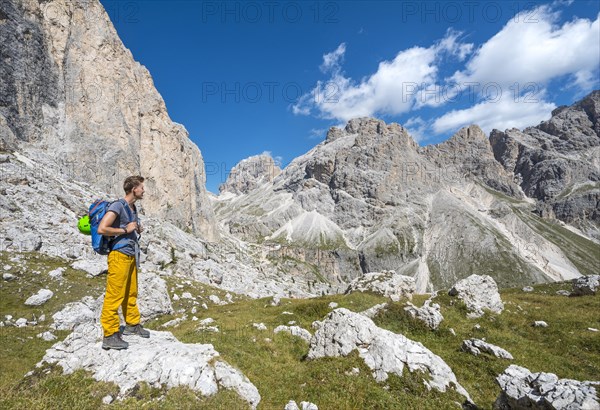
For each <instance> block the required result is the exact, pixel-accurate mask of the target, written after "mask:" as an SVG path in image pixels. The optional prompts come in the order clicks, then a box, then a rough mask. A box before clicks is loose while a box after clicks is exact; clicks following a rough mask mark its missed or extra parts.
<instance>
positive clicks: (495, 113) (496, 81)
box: [423, 3, 600, 133]
mask: <svg viewBox="0 0 600 410" xmlns="http://www.w3.org/2000/svg"><path fill="white" fill-rule="evenodd" d="M556 4H559V3H556ZM560 4H562V3H560ZM559 15H560V13H558V12H556V11H554V10H553V8H552V7H551V6H547V5H544V6H540V7H537V8H535V9H533V10H529V11H526V12H523V13H522V14H521V15H518V16H516V17H515V18H513V19H512V20H511V21H510V22H509V23H507V24H506V25H505V26H504V27H503V28H502V30H500V32H498V33H497V34H496V35H495V36H493V37H492V38H491V39H489V40H488V41H487V42H485V43H484V44H483V45H482V46H481V47H480V48H479V49H478V50H477V51H476V52H475V54H474V56H473V58H472V59H471V60H470V61H469V62H468V63H467V64H466V67H465V69H464V70H463V71H460V72H457V73H455V74H454V75H453V76H452V78H451V79H449V80H450V82H453V83H456V84H459V85H462V87H461V88H462V91H463V92H464V91H465V90H467V89H468V90H469V92H475V93H476V94H477V97H478V98H477V99H478V100H479V102H477V103H476V104H475V105H473V106H472V107H470V108H467V109H463V110H452V111H450V112H447V113H446V114H444V115H442V116H441V117H439V118H437V119H436V120H434V121H433V131H434V132H435V133H444V132H449V131H454V130H457V129H458V128H460V127H462V126H464V125H468V124H478V125H479V126H480V127H481V128H482V129H483V130H484V131H486V132H489V131H491V130H492V129H493V128H498V129H506V128H511V127H517V128H524V127H526V126H530V125H536V124H538V123H539V122H540V121H542V120H545V119H548V118H549V117H550V113H551V111H552V110H553V109H554V108H555V107H556V106H555V105H554V104H553V103H550V102H547V101H545V97H546V94H547V86H548V83H549V81H551V80H553V79H556V78H561V77H563V76H571V78H572V82H573V84H575V85H576V86H577V87H578V88H579V89H580V90H584V91H585V92H589V91H591V90H592V89H593V87H594V86H597V85H598V62H599V61H600V44H599V42H600V41H599V39H600V30H599V27H600V14H599V15H598V17H597V18H596V20H594V21H590V20H587V19H574V20H573V21H570V22H565V23H563V24H562V26H561V25H557V24H556V22H557V20H558V18H559ZM466 84H471V85H470V86H467V87H465V85H466ZM473 84H474V85H473ZM469 87H470V88H469ZM456 90H457V88H454V89H453V91H456ZM486 90H487V92H485V91H486ZM496 96H497V98H496ZM429 97H430V98H429V99H430V100H433V98H431V96H429ZM452 97H453V96H450V98H452ZM442 100H443V98H442ZM436 101H437V99H436ZM423 105H431V106H435V104H433V103H428V102H426V103H425V104H423ZM438 105H440V104H438Z"/></svg>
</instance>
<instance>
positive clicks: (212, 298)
mask: <svg viewBox="0 0 600 410" xmlns="http://www.w3.org/2000/svg"><path fill="white" fill-rule="evenodd" d="M208 299H209V300H210V301H211V302H212V303H214V304H215V305H224V304H226V302H224V301H222V300H221V299H220V298H219V297H218V296H217V295H210V296H209V297H208Z"/></svg>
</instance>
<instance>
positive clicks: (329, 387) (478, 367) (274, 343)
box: [0, 254, 600, 410]
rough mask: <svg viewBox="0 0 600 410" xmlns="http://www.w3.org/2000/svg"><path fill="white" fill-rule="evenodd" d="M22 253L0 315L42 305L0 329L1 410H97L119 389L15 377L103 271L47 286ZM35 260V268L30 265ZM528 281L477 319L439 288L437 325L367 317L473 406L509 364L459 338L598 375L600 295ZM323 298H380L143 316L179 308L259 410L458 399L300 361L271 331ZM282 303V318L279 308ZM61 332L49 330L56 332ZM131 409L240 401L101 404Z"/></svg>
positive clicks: (159, 398) (1, 295)
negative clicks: (419, 353)
mask: <svg viewBox="0 0 600 410" xmlns="http://www.w3.org/2000/svg"><path fill="white" fill-rule="evenodd" d="M0 257H1V258H0V262H1V265H0V266H4V265H5V264H7V263H8V264H10V263H11V262H9V261H8V259H7V256H6V255H5V254H0ZM30 257H31V260H30V261H28V269H25V270H23V271H22V272H21V273H20V274H19V276H21V277H22V278H21V279H20V280H19V281H15V282H0V286H1V287H0V315H2V319H3V317H4V315H6V314H11V315H13V316H14V317H15V318H18V317H26V318H30V315H31V314H32V313H34V312H37V313H36V314H39V313H41V312H42V311H43V312H44V313H45V314H46V317H47V320H46V321H45V322H44V323H43V324H40V325H37V326H35V327H34V328H32V327H28V328H22V329H17V328H14V327H4V328H0V334H1V335H2V338H1V340H0V349H1V350H0V351H1V355H0V408H31V409H37V408H40V409H41V408H67V407H68V408H74V407H76V408H82V409H86V408H90V409H92V408H94V409H95V408H99V407H100V408H101V407H103V405H102V402H101V400H102V397H104V396H105V395H106V394H113V395H114V394H116V393H117V391H118V388H117V386H115V385H114V384H110V383H98V382H95V381H93V380H92V379H91V378H90V377H89V375H86V373H84V372H82V371H79V372H77V373H75V374H73V375H70V376H62V375H61V374H60V369H56V368H50V367H45V368H42V369H38V370H36V372H35V373H34V375H33V376H30V377H26V378H23V375H24V374H25V373H26V372H28V371H29V370H31V369H33V367H34V365H35V363H37V362H38V361H39V360H40V359H41V358H42V356H43V354H44V351H45V349H47V348H48V347H50V346H51V345H52V342H44V341H42V340H41V339H39V338H37V337H35V335H36V334H37V333H40V332H42V331H44V330H46V329H47V328H48V326H49V324H50V322H51V320H50V315H51V313H52V312H54V311H57V310H59V309H60V308H61V307H62V306H63V305H64V303H66V302H69V301H72V300H78V299H79V298H81V297H82V296H83V295H85V294H92V295H94V296H95V295H97V294H99V293H101V292H102V288H103V285H104V280H105V279H104V277H101V278H87V277H86V276H85V274H84V273H82V272H79V271H75V270H70V271H67V272H66V273H65V277H66V278H67V280H65V284H63V285H62V286H61V285H57V284H56V283H54V282H53V281H52V280H50V279H49V278H48V277H47V276H45V275H44V274H45V272H47V271H49V270H50V267H54V266H57V265H60V264H61V263H62V262H61V261H60V260H52V259H44V258H40V257H37V256H35V255H34V254H31V255H30ZM34 264H37V265H35V266H38V267H39V268H35V267H33V266H34ZM34 270H40V271H41V273H40V274H37V275H36V274H34V273H32V271H34ZM36 281H37V282H36ZM168 282H169V288H170V289H171V288H172V289H174V290H175V291H176V292H177V293H178V294H179V295H181V294H182V293H183V292H185V291H189V292H190V293H192V294H193V295H195V296H197V297H198V298H200V297H203V298H206V297H207V296H208V295H209V294H216V295H218V296H220V297H221V296H223V293H224V292H221V291H219V290H215V289H211V288H209V287H207V286H204V285H201V284H195V283H190V284H184V285H183V287H182V285H181V284H180V283H179V284H178V283H177V282H176V279H175V278H169V280H168ZM177 284H178V285H179V286H177ZM69 285H71V286H72V288H71V289H70V293H67V294H63V293H62V290H61V291H60V292H56V294H55V297H54V298H53V299H52V300H51V301H50V302H48V303H47V304H46V305H44V307H43V309H40V308H28V307H25V306H24V305H23V304H22V302H23V301H24V300H25V299H26V298H27V297H28V296H29V294H30V293H34V292H35V291H37V289H39V288H40V287H41V286H49V287H50V289H51V290H58V289H59V288H60V289H63V288H66V287H67V286H69ZM52 286H54V287H55V288H56V289H54V288H53V287H52ZM19 288H20V289H21V291H20V292H18V290H19ZM534 288H535V291H534V292H532V293H524V292H522V291H520V290H517V289H509V290H506V291H504V292H503V293H502V297H503V300H504V301H505V304H506V310H505V311H504V312H503V313H502V314H501V315H499V316H497V315H486V316H484V317H483V318H480V319H477V320H469V319H466V317H465V316H466V314H465V313H466V311H465V308H464V306H463V305H462V304H459V303H453V301H452V300H451V298H449V297H448V296H445V295H442V296H439V297H438V298H437V302H438V303H440V304H441V305H442V312H443V314H444V317H445V320H444V322H442V325H441V327H440V329H439V330H438V331H430V330H428V329H426V328H425V327H424V326H423V325H422V324H420V323H419V322H416V321H414V320H412V319H410V318H409V317H407V316H406V315H405V314H404V311H403V309H402V307H403V302H399V303H392V304H391V305H390V309H389V310H388V311H387V312H385V313H382V314H380V315H379V316H378V317H376V318H375V322H376V323H377V324H378V325H379V326H381V327H383V328H386V329H389V330H391V331H394V332H398V333H403V334H404V335H406V336H407V337H409V338H411V339H413V340H418V341H420V342H422V343H423V344H424V345H425V346H426V347H428V348H429V349H431V350H432V351H433V352H434V353H436V354H438V355H439V356H441V357H442V358H443V359H444V360H445V361H446V362H447V363H448V364H449V365H450V367H452V369H453V370H454V372H455V374H456V375H457V378H458V380H459V382H460V383H461V384H462V385H463V386H464V387H465V388H466V389H467V390H468V391H469V393H470V394H471V396H472V398H473V399H474V400H475V402H476V403H477V404H478V405H479V406H481V407H482V408H490V407H491V404H492V402H493V401H494V399H495V397H496V396H497V395H498V392H499V389H498V387H497V386H496V384H495V381H494V378H495V376H496V375H497V374H499V373H500V372H502V370H504V369H505V368H506V367H507V366H508V365H509V364H510V363H512V362H511V361H506V360H501V359H496V358H492V357H487V356H483V357H481V356H480V357H474V356H471V355H469V354H466V353H463V352H461V351H460V345H461V342H462V340H463V339H466V338H469V337H478V338H481V337H485V338H486V340H487V341H489V342H491V343H494V344H497V345H499V346H501V347H504V348H505V349H507V350H508V351H509V352H511V353H512V354H513V356H514V357H515V360H514V361H513V362H514V363H516V364H519V365H522V366H525V367H528V368H529V369H530V370H531V371H547V372H553V373H556V374H557V375H558V376H559V377H563V378H564V377H566V378H574V379H577V380H593V379H597V378H598V374H600V337H599V336H598V333H594V332H591V331H588V330H587V328H588V327H594V328H600V319H599V318H598V315H597V312H598V311H600V297H598V296H595V297H590V296H588V297H579V298H567V297H564V296H558V295H556V294H555V291H556V290H558V289H569V288H570V284H550V285H539V286H535V287H534ZM424 299H425V296H415V298H414V300H413V302H414V303H416V304H420V303H422V302H423V300H424ZM332 301H335V302H337V303H339V305H340V307H346V308H348V309H350V310H353V311H360V310H363V309H366V308H368V307H371V306H373V305H374V304H376V303H380V302H382V301H384V299H383V298H381V297H379V296H375V295H371V294H360V293H356V294H350V295H336V296H325V297H320V298H315V299H308V300H289V299H282V304H281V306H278V307H272V306H269V304H268V300H266V299H260V300H251V299H247V298H240V300H237V301H236V302H235V303H232V304H228V305H224V306H215V305H212V304H211V303H208V305H209V310H208V311H205V310H204V309H202V308H201V307H199V304H201V303H202V300H200V299H198V301H197V302H198V303H199V304H198V305H194V301H192V300H189V299H180V300H179V301H176V302H174V308H175V309H176V311H179V313H177V314H176V315H174V316H165V317H161V318H159V319H155V320H152V321H150V322H149V323H148V324H147V326H148V327H149V328H154V329H158V328H159V327H160V325H161V324H162V323H164V322H166V321H168V320H170V319H172V318H173V317H178V316H181V315H182V314H183V312H182V311H181V310H182V309H184V310H185V312H186V314H187V315H188V320H187V321H185V322H183V323H182V324H181V325H179V326H178V327H175V328H171V329H169V330H171V331H172V332H173V333H174V334H175V336H176V337H177V338H179V339H180V340H181V341H184V342H188V343H212V344H213V345H214V346H215V348H216V349H217V351H219V352H220V353H221V355H222V356H223V358H224V359H225V360H227V361H228V362H229V363H231V364H232V365H234V366H236V367H238V368H239V369H241V370H242V371H243V372H244V374H245V375H247V376H248V378H249V379H250V380H251V381H252V382H253V383H254V384H255V385H256V386H257V388H258V390H259V392H260V393H261V396H262V401H261V404H260V406H259V409H269V410H270V409H283V407H284V405H285V404H286V403H287V401H288V400H290V399H293V400H296V401H297V402H300V401H311V402H313V403H316V404H317V405H318V406H319V408H321V409H408V408H419V409H440V408H454V407H455V406H456V405H455V404H454V402H455V401H461V400H460V396H458V395H457V394H456V393H453V392H451V393H448V394H441V393H438V392H436V391H431V392H429V391H427V389H426V388H425V387H424V386H423V384H422V382H421V380H420V379H421V376H420V375H419V374H410V373H408V371H406V370H405V373H404V375H403V377H395V376H392V377H390V379H388V381H386V382H385V383H382V384H378V383H377V382H375V381H374V379H373V378H372V377H371V375H370V372H369V370H368V368H367V367H366V365H365V364H364V363H363V361H362V360H361V359H360V358H359V357H358V355H357V354H356V353H353V354H352V355H350V356H349V357H346V358H325V359H320V360H315V361H307V360H305V355H306V353H307V352H308V344H306V343H305V342H304V341H302V340H301V339H299V338H294V337H291V336H290V335H287V334H283V333H279V334H273V329H274V328H275V327H276V326H277V325H280V324H287V322H288V321H290V320H295V321H296V322H297V324H298V325H299V326H302V327H304V328H306V329H308V330H310V331H311V332H312V329H311V323H312V321H314V320H320V319H322V318H323V317H324V316H325V315H326V314H327V312H329V310H330V309H329V308H328V304H329V302H332ZM193 306H196V307H197V309H198V311H197V313H196V314H195V316H197V317H198V318H199V319H203V318H205V317H212V318H213V319H215V321H216V323H215V325H217V326H218V327H219V328H220V330H221V332H219V333H211V332H206V331H202V330H200V329H199V328H198V321H193V320H191V319H192V316H194V315H193V314H191V312H190V311H191V308H192V307H193ZM519 307H520V308H519ZM284 311H288V312H292V313H293V315H285V314H282V312H284ZM28 315H29V316H28ZM534 320H545V321H546V322H548V324H549V327H548V328H534V327H532V326H531V323H532V322H533V321H534ZM253 322H262V323H264V324H265V325H266V326H267V328H268V330H267V331H259V330H257V329H255V328H254V327H253V326H252V323H253ZM476 323H478V324H480V325H481V329H480V330H475V329H474V327H473V326H474V324H476ZM449 328H453V329H454V330H455V331H456V333H457V336H453V335H452V334H451V333H450V331H449ZM66 334H67V332H57V336H59V338H64V337H65V336H66ZM267 338H268V339H270V341H268V340H266V339H267ZM353 367H357V368H359V369H360V374H359V375H357V376H348V375H346V374H345V372H347V371H349V370H351V369H352V368H353ZM385 386H387V387H385ZM384 387H385V388H384ZM141 405H147V406H149V407H150V408H200V409H215V408H219V409H220V408H222V409H235V408H245V405H244V402H242V401H241V400H240V399H239V398H238V397H237V395H236V394H235V393H233V392H228V391H226V392H224V393H220V394H218V395H216V396H214V397H212V398H208V399H207V398H201V397H198V396H196V394H195V393H194V392H192V391H190V390H189V389H186V388H177V389H172V390H170V391H168V392H166V391H163V390H159V389H150V388H148V387H147V386H141V387H140V389H139V390H138V391H136V392H135V393H134V394H133V395H132V396H131V397H129V398H127V399H126V400H125V401H123V402H119V403H116V405H112V406H114V407H116V408H131V409H133V408H138V407H140V406H141Z"/></svg>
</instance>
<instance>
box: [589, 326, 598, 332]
mask: <svg viewBox="0 0 600 410" xmlns="http://www.w3.org/2000/svg"><path fill="white" fill-rule="evenodd" d="M587 330H589V331H590V332H597V331H598V329H596V328H593V327H588V328H587Z"/></svg>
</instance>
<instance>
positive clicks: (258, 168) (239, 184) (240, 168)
mask: <svg viewBox="0 0 600 410" xmlns="http://www.w3.org/2000/svg"><path fill="white" fill-rule="evenodd" d="M279 174H281V168H279V166H278V165H277V164H275V161H274V160H273V158H272V157H271V156H270V155H268V154H261V155H255V156H253V157H250V158H246V159H244V160H243V161H240V162H239V163H238V164H237V165H236V166H235V167H233V169H232V170H231V172H230V173H229V176H228V177H227V181H225V183H224V184H223V185H221V186H220V187H219V192H220V193H223V192H230V193H233V194H236V195H239V194H247V193H248V192H250V191H252V190H253V189H256V188H257V187H259V186H260V185H263V184H266V183H270V182H272V181H273V179H275V177H276V176H277V175H279Z"/></svg>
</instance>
